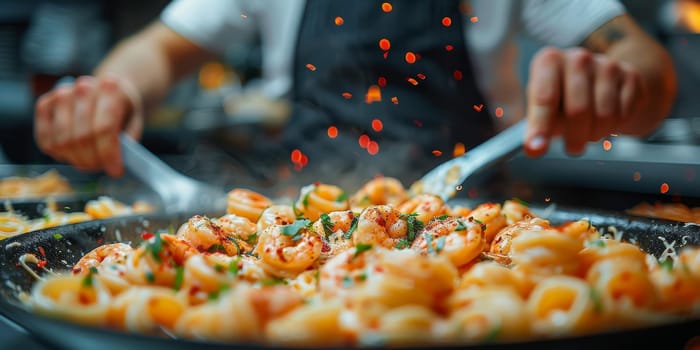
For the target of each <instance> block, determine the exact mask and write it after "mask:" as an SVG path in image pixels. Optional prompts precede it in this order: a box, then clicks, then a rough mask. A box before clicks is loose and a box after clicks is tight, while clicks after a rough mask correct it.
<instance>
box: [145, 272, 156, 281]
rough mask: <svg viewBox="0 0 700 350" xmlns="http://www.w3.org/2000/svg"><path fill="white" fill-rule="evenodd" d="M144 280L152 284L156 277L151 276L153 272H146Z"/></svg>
mask: <svg viewBox="0 0 700 350" xmlns="http://www.w3.org/2000/svg"><path fill="white" fill-rule="evenodd" d="M146 280H147V281H148V282H150V283H153V282H155V281H156V276H154V275H153V272H151V271H146Z"/></svg>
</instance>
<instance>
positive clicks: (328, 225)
mask: <svg viewBox="0 0 700 350" xmlns="http://www.w3.org/2000/svg"><path fill="white" fill-rule="evenodd" d="M321 224H323V232H325V233H326V238H328V237H330V236H331V235H332V234H333V221H331V217H330V216H328V214H326V213H323V214H321Z"/></svg>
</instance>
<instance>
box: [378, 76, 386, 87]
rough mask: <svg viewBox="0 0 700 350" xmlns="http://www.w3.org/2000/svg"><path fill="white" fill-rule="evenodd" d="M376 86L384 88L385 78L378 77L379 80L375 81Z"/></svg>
mask: <svg viewBox="0 0 700 350" xmlns="http://www.w3.org/2000/svg"><path fill="white" fill-rule="evenodd" d="M377 84H379V86H381V87H385V86H386V78H384V77H379V79H377Z"/></svg>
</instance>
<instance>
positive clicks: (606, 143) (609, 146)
mask: <svg viewBox="0 0 700 350" xmlns="http://www.w3.org/2000/svg"><path fill="white" fill-rule="evenodd" d="M603 149H604V150H606V151H609V150H611V149H612V142H610V140H605V141H603Z"/></svg>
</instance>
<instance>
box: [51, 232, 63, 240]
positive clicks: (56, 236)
mask: <svg viewBox="0 0 700 350" xmlns="http://www.w3.org/2000/svg"><path fill="white" fill-rule="evenodd" d="M61 238H63V235H62V234H60V233H54V234H53V239H55V240H59V239H61Z"/></svg>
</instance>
